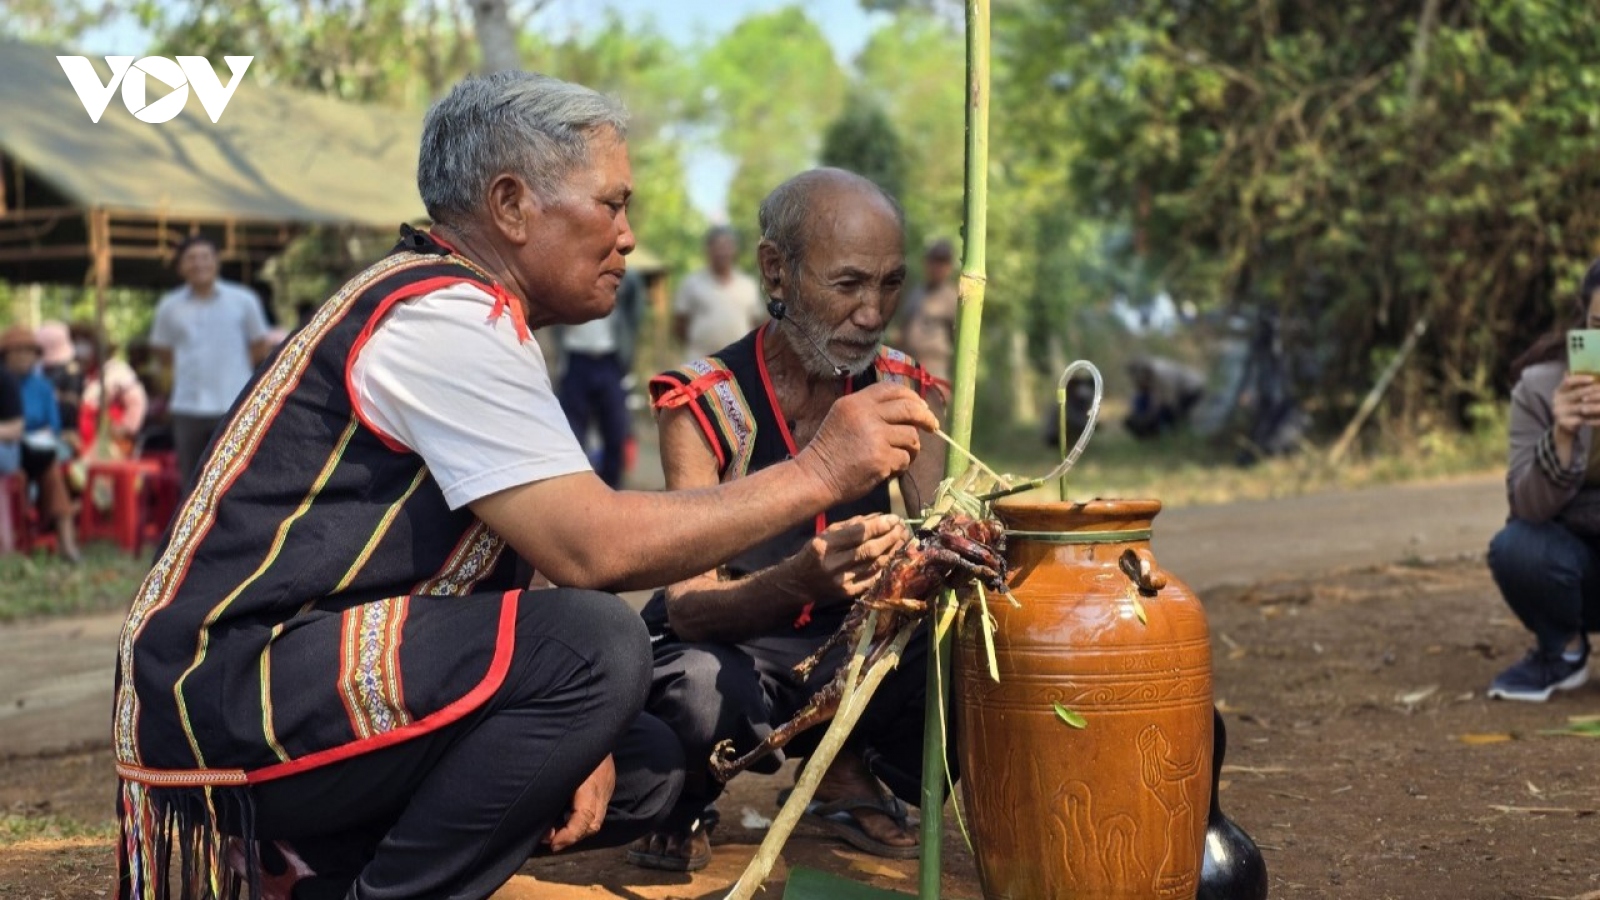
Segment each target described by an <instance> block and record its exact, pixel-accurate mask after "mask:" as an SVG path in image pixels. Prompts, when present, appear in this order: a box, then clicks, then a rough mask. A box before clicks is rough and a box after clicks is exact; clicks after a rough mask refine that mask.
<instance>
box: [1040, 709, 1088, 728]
mask: <svg viewBox="0 0 1600 900" xmlns="http://www.w3.org/2000/svg"><path fill="white" fill-rule="evenodd" d="M1050 705H1051V706H1053V707H1055V710H1056V715H1057V716H1060V717H1061V721H1063V722H1065V723H1067V724H1068V725H1071V726H1072V727H1073V728H1080V729H1081V728H1088V727H1089V720H1088V719H1085V718H1084V717H1083V716H1080V715H1078V714H1077V713H1075V712H1073V711H1072V710H1070V709H1067V708H1066V707H1065V706H1062V705H1061V704H1059V703H1052V704H1050Z"/></svg>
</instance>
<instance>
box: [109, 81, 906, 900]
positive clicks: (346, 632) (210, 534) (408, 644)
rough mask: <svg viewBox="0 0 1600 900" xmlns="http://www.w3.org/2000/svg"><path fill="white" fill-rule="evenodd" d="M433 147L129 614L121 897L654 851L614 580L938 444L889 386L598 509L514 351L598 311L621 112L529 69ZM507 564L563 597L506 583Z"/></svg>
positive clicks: (824, 505) (665, 808)
mask: <svg viewBox="0 0 1600 900" xmlns="http://www.w3.org/2000/svg"><path fill="white" fill-rule="evenodd" d="M420 160H421V161H420V164H419V168H418V176H417V181H418V187H419V189H420V192H421V195H422V200H423V202H424V204H425V206H426V208H427V211H428V214H429V216H430V217H431V218H432V219H433V221H434V223H435V224H434V227H433V229H432V231H431V232H419V231H412V230H410V229H405V230H403V231H402V237H401V240H400V243H399V245H398V246H396V248H395V249H394V251H393V252H392V253H391V254H390V255H389V256H387V257H385V258H384V259H383V260H382V261H380V262H378V263H377V264H375V265H373V266H372V267H370V268H369V269H367V270H366V271H365V272H363V273H361V274H360V275H358V276H356V277H355V278H354V279H353V280H351V281H350V282H349V283H348V284H346V285H345V286H344V287H343V288H342V289H341V290H340V291H339V292H338V293H337V294H336V295H334V296H333V297H332V298H331V299H329V300H328V301H327V302H326V303H325V304H323V306H322V307H321V308H320V309H319V310H318V311H317V313H316V314H315V316H313V318H312V319H311V321H310V322H309V323H308V325H307V326H306V327H305V328H304V329H302V330H301V331H299V332H297V333H296V334H295V335H294V336H293V337H292V338H291V339H290V340H289V341H288V342H286V343H285V344H284V345H283V346H282V347H281V348H280V349H279V350H278V351H277V352H276V353H275V354H274V356H273V357H272V358H271V359H270V360H269V361H268V362H267V363H266V364H265V365H264V366H263V367H262V368H261V369H260V370H259V371H258V373H257V375H256V377H255V379H254V381H253V382H252V383H251V385H250V386H249V387H248V388H247V389H246V390H245V392H244V394H243V396H242V397H241V398H240V400H239V401H238V402H237V403H236V404H235V405H234V407H233V408H232V410H231V411H230V412H229V413H228V415H227V418H226V419H225V422H224V425H223V426H222V428H221V429H220V431H219V432H218V434H217V436H216V438H215V440H214V441H213V443H212V446H211V448H210V450H209V453H208V455H207V458H206V460H205V462H204V464H203V466H202V468H201V471H200V475H199V478H198V483H197V486H196V488H195V490H194V492H193V494H192V495H191V496H190V497H189V498H188V500H187V501H186V502H185V503H184V505H183V506H182V508H181V509H180V510H179V512H178V513H177V515H176V517H175V519H174V521H173V524H172V526H171V529H170V531H169V533H168V535H167V537H166V539H165V540H164V542H163V545H162V547H161V549H160V554H159V557H158V559H157V561H156V563H155V566H154V568H153V569H152V570H151V572H150V575H149V577H148V578H147V579H146V580H145V582H144V584H143V586H142V587H141V588H140V590H139V592H138V595H137V596H136V597H135V598H134V602H133V605H132V609H131V611H130V613H129V615H128V619H127V623H126V625H125V627H124V630H123V634H122V639H121V648H120V654H119V669H118V672H117V690H116V711H115V744H116V753H117V773H118V775H119V778H120V781H121V788H120V791H121V793H120V819H121V828H122V840H121V841H120V842H119V845H118V846H119V849H120V851H121V853H120V855H121V860H120V863H121V864H120V874H121V883H120V896H122V897H124V898H133V897H147V898H161V897H165V896H166V895H167V893H168V891H169V885H171V884H172V883H173V882H182V883H183V884H184V888H183V890H184V894H183V896H190V895H191V894H190V893H189V891H190V890H194V891H196V892H198V891H201V890H210V889H212V887H213V886H216V885H223V886H224V887H223V890H224V892H226V889H227V888H226V885H227V884H228V883H229V882H230V881H231V882H233V883H234V884H235V885H237V884H239V883H240V882H242V883H243V886H244V888H245V892H244V893H245V894H246V895H247V896H251V897H256V898H259V897H290V896H293V897H296V898H307V897H324V896H327V897H348V898H371V897H383V898H386V900H401V898H419V900H420V898H444V897H449V898H483V897H488V896H490V895H491V894H492V893H493V892H494V891H495V889H496V888H497V887H498V886H500V885H501V884H503V883H504V882H505V881H506V880H508V879H509V878H510V876H511V875H512V873H513V872H515V871H516V870H517V868H518V867H519V866H520V865H521V864H522V863H523V862H524V861H525V860H526V859H527V858H528V856H529V854H530V853H532V852H535V851H536V849H538V848H539V847H540V846H543V847H545V848H547V849H549V850H552V851H559V850H564V849H566V848H568V847H572V846H574V845H581V846H603V845H606V844H608V843H610V844H616V843H621V842H625V841H627V840H630V839H632V838H634V837H636V836H637V835H639V834H641V833H643V832H645V831H646V830H648V829H649V828H651V827H652V826H653V825H654V824H655V823H656V822H657V821H658V820H660V819H662V818H663V817H664V816H665V815H666V814H667V813H668V812H669V811H670V810H671V808H672V807H673V806H674V804H675V801H676V799H677V795H678V793H679V790H680V787H681V784H682V767H683V759H682V754H681V751H680V750H679V744H678V740H677V739H676V737H675V736H674V735H673V734H672V733H671V731H670V730H669V729H667V728H666V727H665V726H664V725H663V724H662V723H661V722H660V721H659V720H657V719H655V718H654V717H652V716H649V715H641V709H642V707H643V705H644V701H645V697H646V693H647V692H648V689H649V684H650V666H649V660H650V650H649V644H648V638H647V635H646V631H645V628H644V627H643V625H642V624H641V623H640V620H639V618H638V616H637V615H635V614H634V613H632V612H630V610H629V609H628V608H627V607H626V606H625V605H624V604H623V603H622V602H621V601H620V600H619V599H618V598H617V597H615V596H614V595H612V594H610V593H605V592H603V591H613V590H620V589H631V588H640V587H648V586H652V585H660V584H667V583H671V582H673V581H676V580H679V579H684V578H688V577H691V576H693V575H694V574H695V573H697V572H704V571H706V570H707V569H710V568H711V567H713V566H715V565H717V564H718V563H719V562H720V561H722V560H724V559H728V558H731V557H734V556H737V555H738V554H739V553H741V552H743V551H745V550H746V549H748V548H749V547H751V546H753V545H755V544H758V543H760V542H762V541H766V540H769V539H771V538H773V537H774V536H776V535H778V534H780V533H782V532H783V531H784V530H786V529H787V528H788V527H789V526H790V524H791V523H793V522H795V521H799V520H803V519H807V518H809V517H811V516H815V515H817V514H819V513H821V512H823V511H824V510H826V509H829V508H831V507H834V506H836V505H838V504H839V503H841V502H848V501H850V500H853V499H855V498H857V497H860V496H862V495H864V494H866V493H867V492H868V491H870V490H872V489H873V487H874V486H875V485H877V484H879V483H880V482H882V481H883V479H885V478H887V477H890V476H891V475H894V474H896V473H899V472H902V471H905V470H906V469H907V467H908V466H910V465H911V463H912V460H913V459H914V458H915V457H916V454H917V451H918V449H919V444H918V434H919V429H923V430H926V429H931V428H934V427H937V420H936V418H935V417H934V415H933V414H932V413H931V412H930V411H929V409H928V407H927V405H926V404H925V403H924V402H923V401H922V400H921V399H920V398H919V397H918V396H917V394H916V392H915V391H912V390H909V389H907V388H905V387H901V386H894V385H887V384H885V385H879V386H875V387H872V388H868V389H865V390H861V391H858V392H857V393H855V394H853V395H852V396H851V397H850V398H848V399H847V400H845V401H843V402H840V403H837V404H835V405H834V406H833V408H832V409H831V410H830V412H829V414H828V415H827V417H826V421H824V422H821V423H820V424H819V425H818V427H817V434H816V437H815V439H813V440H812V441H811V443H810V444H809V445H808V446H807V448H806V449H805V450H804V451H802V452H800V453H797V454H795V457H794V459H792V460H788V461H786V462H784V463H782V464H779V465H775V466H772V467H769V468H767V469H764V470H763V471H761V472H759V473H755V474H752V475H751V476H749V477H747V478H741V479H739V480H737V481H734V482H730V483H728V484H727V485H725V486H720V487H718V486H707V488H706V489H704V490H697V491H679V492H674V493H648V494H647V493H628V492H617V491H613V490H612V489H611V488H609V487H607V486H606V485H605V484H604V483H603V482H602V481H601V480H600V479H599V478H598V477H596V475H595V473H594V472H593V471H591V469H590V466H589V462H588V460H587V459H586V457H585V456H584V454H583V451H582V449H581V447H580V446H579V444H578V441H577V438H576V437H575V436H574V435H573V434H572V432H571V430H570V429H569V428H568V426H567V421H566V417H565V416H563V415H562V412H561V408H560V406H559V405H558V403H557V402H556V398H555V396H554V394H553V392H552V390H551V386H550V380H549V376H548V374H547V373H546V371H545V368H544V363H543V360H542V357H541V355H540V352H539V348H538V346H537V344H536V343H535V342H534V340H533V339H532V335H531V331H532V329H535V328H539V327H541V326H544V325H549V324H555V323H567V324H575V323H579V322H584V321H587V320H590V319H594V318H597V317H600V316H603V315H606V314H607V313H608V312H609V311H610V310H611V308H612V305H613V303H614V302H615V294H616V290H617V285H618V283H619V282H620V281H621V279H622V277H623V273H624V270H625V265H626V263H625V257H626V256H627V254H628V253H629V252H630V251H631V250H632V249H633V246H634V236H633V233H632V232H631V231H630V230H629V227H628V216H627V211H628V202H629V196H630V194H631V192H632V188H631V173H630V169H629V164H628V153H627V147H626V144H625V113H624V112H623V111H622V109H621V108H620V107H619V106H618V105H617V104H616V103H615V102H613V101H611V100H609V99H607V98H605V97H603V96H601V95H599V94H597V93H595V92H593V91H590V90H588V89H587V88H583V87H579V86H577V85H572V84H567V83H564V82H561V81H558V80H555V79H551V78H546V77H543V76H538V75H532V74H528V73H521V72H502V73H498V74H495V75H491V76H487V77H483V78H475V79H470V80H468V81H466V82H463V83H462V84H460V85H458V86H457V87H456V88H455V90H453V91H452V92H451V93H450V95H449V96H448V97H446V98H445V99H444V100H442V101H440V102H439V103H438V104H437V105H436V106H434V108H433V109H432V110H431V111H430V112H429V114H428V117H427V120H426V122H425V124H424V128H423V140H422V148H421V156H420ZM518 557H521V559H522V560H525V561H526V562H527V563H528V564H531V566H532V567H533V568H534V569H536V570H537V571H538V572H539V573H541V574H542V575H544V576H545V577H546V578H548V580H549V581H550V582H551V583H553V584H555V585H559V587H556V588H550V589H545V590H537V591H528V590H522V589H521V587H523V586H524V585H521V584H519V583H518V581H517V579H516V578H515V574H514V573H515V571H516V570H517V568H518V565H517V558H518ZM580 842H581V844H580ZM169 862H173V863H174V864H176V865H178V866H180V867H181V868H182V869H183V871H182V872H181V878H180V877H177V875H178V873H169V872H168V871H167V869H168V864H169Z"/></svg>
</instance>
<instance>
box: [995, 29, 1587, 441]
mask: <svg viewBox="0 0 1600 900" xmlns="http://www.w3.org/2000/svg"><path fill="white" fill-rule="evenodd" d="M1430 2H1435V9H1436V12H1437V15H1436V16H1434V17H1433V18H1432V19H1427V17H1425V16H1424V10H1425V9H1426V8H1427V6H1428V3H1424V2H1407V3H1378V2H1366V0H1358V2H1350V3H1340V4H1329V3H1318V2H1313V0H1268V2H1261V0H1217V2H1211V3H1206V4H1199V3H1189V2H1183V3H1170V2H1164V0H1162V2H1158V0H1070V2H1069V0H1034V2H1019V3H1011V4H1006V5H1005V7H1004V8H1005V10H1006V12H1005V14H1004V17H1003V20H1002V23H1003V24H999V25H997V32H999V33H998V34H997V41H998V42H999V44H1000V46H1001V47H1002V48H1003V50H1002V51H1001V52H1003V53H1004V55H1005V57H1006V58H1007V59H1008V60H1009V61H1010V62H1011V63H1012V66H1013V67H1012V68H1011V70H1010V72H1009V76H1008V79H1009V82H1010V84H1009V89H1010V90H1011V91H1012V92H1013V93H1014V94H1015V93H1016V92H1021V93H1027V92H1029V91H1032V92H1033V97H1034V100H1035V102H1033V103H1027V104H1024V103H1019V102H1016V101H1015V100H1013V101H1011V102H1007V103H1004V104H1002V105H1003V106H1004V107H1005V108H1007V109H1009V110H1012V111H1013V114H1014V115H1015V116H1016V117H1017V119H1018V120H1019V122H1021V123H1026V124H1025V125H1024V127H1021V128H1018V129H1016V130H1013V131H1010V132H1008V134H1009V136H1010V139H1011V140H1014V141H1017V142H1021V145H1020V146H1017V147H1014V148H1013V149H1014V150H1021V149H1024V148H1025V149H1026V155H1027V156H1029V157H1031V158H1034V159H1038V160H1046V159H1049V160H1054V162H1055V164H1056V165H1058V166H1059V167H1060V168H1061V169H1063V170H1065V171H1066V172H1067V173H1068V179H1067V182H1066V184H1064V185H1063V186H1062V187H1063V193H1064V196H1066V197H1068V198H1070V202H1071V203H1072V206H1073V208H1074V209H1076V210H1078V211H1079V212H1080V213H1081V214H1083V215H1085V216H1087V217H1093V218H1099V219H1101V220H1103V221H1106V222H1109V223H1112V224H1113V225H1116V226H1120V227H1123V228H1126V229H1128V230H1129V233H1130V234H1131V235H1132V238H1133V239H1132V240H1131V241H1130V242H1129V243H1128V245H1127V247H1126V251H1127V254H1128V259H1129V260H1134V261H1137V264H1138V265H1139V266H1140V267H1142V268H1143V269H1145V270H1147V271H1150V272H1153V273H1154V275H1153V276H1152V281H1153V283H1158V284H1161V285H1164V286H1167V287H1170V289H1171V290H1172V291H1173V293H1174V294H1175V295H1177V296H1180V297H1183V298H1186V299H1192V300H1195V301H1198V302H1200V303H1201V304H1202V306H1211V307H1229V308H1248V307H1254V306H1266V307H1272V308H1277V309H1281V310H1283V311H1285V312H1286V313H1288V314H1289V315H1290V316H1292V317H1294V318H1295V319H1296V320H1298V321H1300V322H1301V323H1303V326H1304V327H1303V328H1301V329H1299V330H1300V332H1301V333H1302V334H1304V335H1305V336H1306V340H1307V341H1309V342H1313V343H1314V344H1315V345H1317V346H1318V347H1319V348H1320V349H1321V350H1322V351H1323V352H1321V353H1320V354H1319V356H1320V362H1321V365H1320V374H1319V376H1318V379H1317V383H1316V384H1314V385H1311V386H1310V387H1311V388H1312V389H1314V390H1315V391H1316V392H1318V393H1319V394H1322V395H1323V396H1324V397H1325V398H1326V399H1327V400H1328V401H1329V403H1328V409H1329V410H1331V411H1333V412H1335V413H1338V418H1341V419H1342V418H1343V416H1344V415H1347V414H1348V411H1349V410H1350V409H1352V408H1353V407H1354V406H1355V405H1356V403H1358V402H1359V400H1360V396H1361V393H1362V391H1364V390H1365V388H1366V387H1367V386H1369V385H1370V384H1371V382H1372V381H1373V379H1374V377H1375V375H1376V372H1377V370H1378V368H1379V366H1380V365H1381V360H1382V359H1384V358H1386V356H1385V354H1387V353H1390V352H1392V350H1393V348H1394V347H1395V346H1396V345H1397V344H1398V343H1399V342H1400V341H1401V340H1402V339H1403V337H1404V334H1405V332H1406V331H1407V330H1408V329H1409V328H1410V327H1411V325H1412V323H1413V322H1415V321H1416V320H1417V319H1419V318H1423V317H1426V318H1427V319H1428V320H1429V322H1430V331H1429V334H1428V336H1427V338H1426V339H1424V341H1423V342H1422V344H1421V346H1420V348H1419V350H1418V353H1417V356H1416V358H1415V359H1413V360H1412V362H1411V364H1410V365H1409V366H1408V367H1407V369H1406V370H1405V372H1404V373H1403V374H1402V377H1401V379H1400V381H1399V382H1398V383H1397V385H1396V387H1395V389H1394V390H1393V391H1391V397H1390V398H1389V402H1387V403H1386V408H1387V409H1388V410H1389V411H1390V413H1391V416H1392V418H1393V420H1395V421H1398V422H1403V423H1409V426H1410V428H1412V429H1414V430H1416V431H1424V430H1427V429H1428V428H1429V427H1431V426H1436V425H1440V424H1458V425H1465V424H1468V420H1469V416H1468V414H1467V413H1468V410H1469V409H1470V407H1471V406H1472V404H1473V403H1475V402H1476V401H1478V400H1479V399H1481V398H1484V397H1486V396H1491V395H1492V394H1493V393H1494V392H1495V391H1497V390H1503V389H1504V388H1505V386H1506V385H1505V377H1506V376H1505V372H1506V363H1507V361H1508V359H1509V358H1510V357H1511V356H1513V355H1515V353H1516V352H1518V350H1519V349H1520V348H1521V347H1522V346H1524V345H1525V344H1526V343H1527V341H1528V340H1529V339H1530V338H1531V337H1532V336H1534V335H1535V334H1536V333H1537V332H1538V331H1539V330H1540V329H1542V328H1544V327H1546V326H1547V325H1548V324H1549V323H1550V322H1551V317H1552V311H1553V310H1554V309H1557V308H1560V309H1563V310H1565V309H1566V308H1567V307H1568V304H1569V303H1570V299H1569V298H1570V297H1571V295H1572V291H1573V288H1574V287H1575V285H1576V282H1577V280H1578V278H1579V277H1580V276H1581V273H1582V271H1583V267H1584V265H1585V264H1586V262H1587V261H1588V259H1589V257H1591V256H1592V255H1594V254H1595V252H1596V250H1597V247H1596V244H1595V243H1594V241H1595V235H1596V233H1597V232H1596V226H1597V224H1600V222H1597V216H1600V208H1597V205H1596V203H1595V202H1594V201H1595V196H1596V188H1597V187H1600V154H1596V153H1595V152H1594V147H1593V144H1594V140H1595V136H1596V130H1597V125H1600V109H1597V108H1596V106H1595V104H1594V102H1593V101H1594V95H1595V89H1596V87H1597V86H1600V69H1597V68H1596V66H1595V63H1596V62H1597V61H1600V18H1597V17H1595V15H1594V9H1593V7H1592V5H1589V4H1581V3H1561V2H1532V3H1530V2H1520V0H1478V2H1466V0H1430ZM1425 19H1426V20H1427V21H1425ZM1424 25H1426V27H1424ZM1045 98H1048V99H1045Z"/></svg>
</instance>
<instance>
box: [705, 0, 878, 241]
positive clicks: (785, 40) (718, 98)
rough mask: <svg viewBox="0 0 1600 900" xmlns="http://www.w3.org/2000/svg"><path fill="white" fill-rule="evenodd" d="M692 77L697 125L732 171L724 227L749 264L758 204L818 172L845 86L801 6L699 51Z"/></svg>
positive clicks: (755, 18) (752, 20)
mask: <svg viewBox="0 0 1600 900" xmlns="http://www.w3.org/2000/svg"><path fill="white" fill-rule="evenodd" d="M696 75H697V76H698V77H697V83H698V84H699V85H701V88H700V89H701V91H702V99H703V100H704V102H705V107H704V109H703V111H702V112H703V116H702V118H701V123H702V124H703V125H704V126H706V127H708V128H710V129H712V130H713V133H714V134H715V135H716V143H717V145H718V147H719V148H720V149H721V150H722V152H724V153H726V154H727V155H728V156H730V157H732V158H733V160H734V162H735V164H736V169H735V171H734V176H733V184H732V186H731V187H730V188H729V191H728V221H729V223H730V224H732V225H733V226H734V228H735V229H737V230H738V231H739V232H740V234H741V235H743V236H744V237H745V240H743V241H741V250H742V252H743V255H744V257H745V258H746V260H751V259H753V258H754V248H755V243H756V241H755V240H754V238H755V237H757V234H756V228H757V226H756V210H757V208H758V207H759V206H760V205H761V199H762V198H763V197H765V196H766V195H767V194H768V192H770V191H771V190H772V189H773V188H775V187H777V186H778V185H779V184H780V183H782V182H783V181H784V180H785V179H787V178H789V177H790V176H792V175H794V174H796V173H798V172H801V171H803V170H805V169H809V168H811V167H812V166H814V165H816V162H817V158H818V154H819V152H820V150H821V147H822V135H823V132H824V131H825V130H826V128H827V126H828V123H829V122H831V121H833V119H834V118H836V117H837V116H838V115H839V112H840V111H841V110H842V109H843V108H844V102H845V94H846V91H847V89H848V86H849V78H848V76H847V75H846V74H845V72H844V70H843V69H842V68H840V66H839V63H838V61H837V60H835V59H834V56H833V48H832V47H831V46H829V44H828V41H827V38H825V37H824V36H823V34H822V31H821V29H819V28H818V27H817V25H816V23H815V22H813V21H811V19H810V18H809V17H808V16H807V15H806V13H805V10H804V9H803V8H802V7H801V6H799V5H798V4H797V5H792V6H786V7H784V8H782V9H779V10H776V11H773V12H768V13H756V14H753V15H750V16H748V17H746V18H745V19H744V20H743V21H741V22H740V23H739V24H738V25H736V26H734V28H733V29H732V30H730V31H729V32H728V33H727V34H725V35H723V36H722V37H721V38H719V39H717V40H716V41H715V42H714V43H712V44H711V45H710V46H708V47H706V48H704V49H703V51H701V53H700V54H699V65H698V66H697V69H696ZM679 90H682V86H681V85H680V86H679ZM747 265H749V263H748V262H747Z"/></svg>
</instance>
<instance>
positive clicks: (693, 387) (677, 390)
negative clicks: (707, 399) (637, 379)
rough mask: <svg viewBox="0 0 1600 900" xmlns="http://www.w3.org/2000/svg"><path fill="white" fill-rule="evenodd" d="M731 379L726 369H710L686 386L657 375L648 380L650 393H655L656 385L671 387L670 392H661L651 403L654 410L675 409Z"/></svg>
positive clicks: (731, 373) (730, 373)
mask: <svg viewBox="0 0 1600 900" xmlns="http://www.w3.org/2000/svg"><path fill="white" fill-rule="evenodd" d="M732 379H733V372H731V371H729V370H728V369H712V370H711V371H709V372H707V373H705V374H704V375H701V376H700V377H698V378H696V379H694V380H693V381H690V382H689V383H688V384H678V383H676V382H674V381H673V380H672V379H671V378H670V377H668V376H666V375H657V376H656V377H654V378H652V379H650V388H651V390H650V393H651V394H654V393H655V387H656V385H658V384H659V385H662V386H663V387H665V386H669V385H670V386H671V388H672V389H671V390H667V391H662V392H661V394H660V396H658V397H656V398H655V399H654V400H652V401H651V405H652V406H654V407H655V408H656V409H676V408H677V407H680V406H684V405H686V404H689V403H693V402H694V401H695V400H697V399H699V397H700V395H701V394H704V393H705V392H706V391H708V390H710V389H711V388H713V387H716V386H717V385H719V384H721V383H722V382H724V381H730V380H732Z"/></svg>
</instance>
